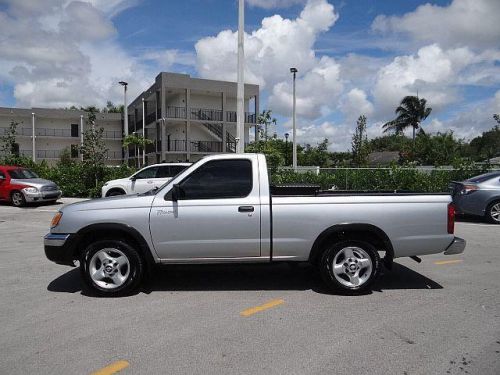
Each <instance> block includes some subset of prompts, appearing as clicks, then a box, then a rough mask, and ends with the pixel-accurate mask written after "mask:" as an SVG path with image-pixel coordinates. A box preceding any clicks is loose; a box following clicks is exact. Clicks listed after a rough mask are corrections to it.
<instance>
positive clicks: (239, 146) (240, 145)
mask: <svg viewBox="0 0 500 375" xmlns="http://www.w3.org/2000/svg"><path fill="white" fill-rule="evenodd" d="M244 40H245V1H244V0H239V6H238V89H237V96H238V97H237V102H236V139H238V140H239V141H237V142H236V153H238V154H242V153H244V152H245V84H244V81H245V77H244V75H245V50H244Z"/></svg>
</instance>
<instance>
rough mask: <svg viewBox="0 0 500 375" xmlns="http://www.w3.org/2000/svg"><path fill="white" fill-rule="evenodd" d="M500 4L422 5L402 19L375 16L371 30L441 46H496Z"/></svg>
mask: <svg viewBox="0 0 500 375" xmlns="http://www.w3.org/2000/svg"><path fill="white" fill-rule="evenodd" d="M499 14H500V1H498V0H453V1H452V2H451V4H450V5H448V6H439V5H432V4H429V3H427V4H425V5H421V6H419V7H418V8H417V9H416V10H415V11H413V12H409V13H406V14H404V15H403V16H385V15H380V16H378V17H377V18H376V19H375V20H374V22H373V24H372V28H373V29H374V30H376V31H379V32H382V33H389V32H396V33H407V34H409V35H411V36H412V37H413V38H414V39H415V40H417V41H421V42H431V43H436V42H437V43H439V44H441V45H442V46H444V47H456V46H477V47H487V46H492V47H497V46H498V41H499V39H500V22H498V15H499Z"/></svg>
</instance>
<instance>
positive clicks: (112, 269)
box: [80, 240, 144, 297]
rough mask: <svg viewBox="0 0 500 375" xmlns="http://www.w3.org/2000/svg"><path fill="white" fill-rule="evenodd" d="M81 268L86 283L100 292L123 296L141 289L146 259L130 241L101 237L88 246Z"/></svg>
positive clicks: (106, 294)
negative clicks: (138, 288) (101, 238)
mask: <svg viewBox="0 0 500 375" xmlns="http://www.w3.org/2000/svg"><path fill="white" fill-rule="evenodd" d="M80 271H81V273H82V277H83V281H84V282H85V285H86V286H87V287H88V288H89V289H90V290H91V291H92V292H94V293H95V294H96V295H98V296H102V297H119V296H124V295H129V294H131V293H133V292H134V291H135V290H136V289H137V287H138V286H139V284H140V283H141V280H142V278H143V274H144V262H143V259H142V257H141V256H140V254H139V253H138V252H137V250H135V249H134V248H133V247H132V246H130V245H129V244H127V243H125V242H123V241H117V240H101V241H96V242H94V243H91V244H90V245H88V246H87V248H85V250H84V251H83V253H82V257H81V260H80Z"/></svg>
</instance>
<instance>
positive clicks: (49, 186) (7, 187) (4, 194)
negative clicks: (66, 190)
mask: <svg viewBox="0 0 500 375" xmlns="http://www.w3.org/2000/svg"><path fill="white" fill-rule="evenodd" d="M61 195H62V192H61V190H60V189H59V187H58V186H57V185H56V184H55V183H54V182H52V181H49V180H44V179H43V178H39V177H38V176H37V175H36V173H34V172H32V171H30V170H29V169H26V168H22V167H15V166H8V165H0V200H3V201H8V202H10V203H12V205H14V206H16V207H21V206H24V205H25V204H26V203H41V202H55V201H57V200H58V199H59V198H61Z"/></svg>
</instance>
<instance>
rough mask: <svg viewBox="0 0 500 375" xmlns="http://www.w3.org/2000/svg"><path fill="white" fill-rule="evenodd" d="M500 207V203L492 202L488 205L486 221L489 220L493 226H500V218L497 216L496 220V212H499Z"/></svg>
mask: <svg viewBox="0 0 500 375" xmlns="http://www.w3.org/2000/svg"><path fill="white" fill-rule="evenodd" d="M499 206H500V201H495V202H492V203H490V204H489V205H488V208H487V209H486V215H485V216H486V220H488V221H489V222H490V223H492V224H500V217H498V216H496V217H497V219H495V216H494V212H497V210H498V208H499Z"/></svg>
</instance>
